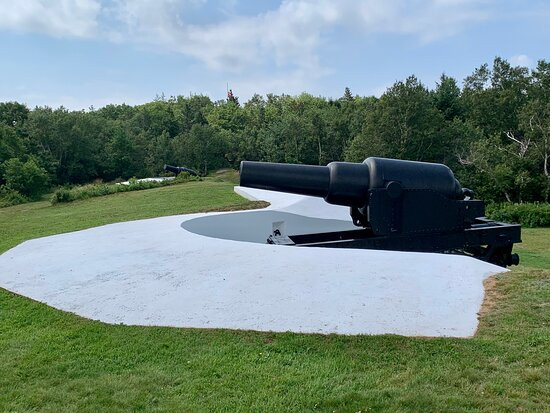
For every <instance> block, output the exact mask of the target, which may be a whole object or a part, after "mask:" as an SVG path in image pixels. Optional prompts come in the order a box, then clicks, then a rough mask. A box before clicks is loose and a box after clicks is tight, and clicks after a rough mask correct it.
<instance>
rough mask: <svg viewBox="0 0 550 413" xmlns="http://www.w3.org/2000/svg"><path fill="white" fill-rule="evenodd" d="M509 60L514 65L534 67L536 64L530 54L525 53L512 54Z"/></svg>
mask: <svg viewBox="0 0 550 413" xmlns="http://www.w3.org/2000/svg"><path fill="white" fill-rule="evenodd" d="M508 60H509V62H510V64H511V65H512V66H524V67H532V66H533V64H534V62H533V60H532V59H531V58H530V57H529V56H527V55H524V54H518V55H515V56H512V57H510V59H508Z"/></svg>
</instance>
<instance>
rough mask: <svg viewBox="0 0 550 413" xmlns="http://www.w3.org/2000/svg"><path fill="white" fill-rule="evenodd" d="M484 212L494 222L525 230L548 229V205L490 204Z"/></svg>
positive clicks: (549, 215) (549, 225) (549, 217)
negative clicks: (520, 227) (501, 222)
mask: <svg viewBox="0 0 550 413" xmlns="http://www.w3.org/2000/svg"><path fill="white" fill-rule="evenodd" d="M486 212H487V216H488V217H489V218H491V219H494V220H496V221H504V222H510V223H514V224H521V225H523V226H524V227H526V228H535V227H550V204H549V203H524V204H511V203H505V204H491V205H488V206H487V210H486Z"/></svg>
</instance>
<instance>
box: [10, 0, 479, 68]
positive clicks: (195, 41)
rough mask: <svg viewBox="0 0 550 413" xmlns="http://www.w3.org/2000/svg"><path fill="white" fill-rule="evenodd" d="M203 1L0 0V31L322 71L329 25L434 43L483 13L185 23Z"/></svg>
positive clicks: (300, 13) (322, 13)
mask: <svg viewBox="0 0 550 413" xmlns="http://www.w3.org/2000/svg"><path fill="white" fill-rule="evenodd" d="M101 1H102V3H100V2H101ZM204 3H205V1H204V0H109V1H107V0H20V1H13V0H0V8H1V9H2V13H1V14H0V28H4V29H12V30H19V31H31V32H40V33H46V34H49V35H53V36H73V37H85V36H95V37H101V38H104V39H108V40H111V41H115V42H123V43H134V44H139V45H147V46H148V47H153V48H155V49H158V50H164V51H171V52H177V53H183V54H185V55H188V56H191V57H194V58H195V59H197V60H199V61H200V62H203V63H204V64H206V66H207V67H209V68H211V69H214V70H219V69H223V71H230V72H234V73H249V72H250V71H251V70H254V69H257V68H259V67H261V66H262V65H264V66H265V65H271V66H273V65H274V66H277V67H279V68H283V69H284V70H297V71H302V72H304V71H307V72H309V74H310V75H313V74H314V75H315V76H321V75H322V72H323V70H322V69H321V67H320V62H319V61H320V58H319V56H320V53H321V52H322V46H323V39H324V36H325V35H326V34H329V33H331V32H332V31H334V30H343V31H353V35H354V36H356V37H357V38H358V41H360V39H361V38H364V37H365V36H368V35H370V34H373V33H394V34H403V35H411V36H415V37H416V38H418V39H419V40H420V41H433V40H436V39H438V38H440V37H443V36H449V35H452V34H454V33H456V32H458V31H460V30H461V29H463V28H464V27H465V25H467V24H468V23H470V22H474V21H479V20H482V19H485V18H487V16H488V14H487V11H486V10H485V2H482V3H479V2H473V1H471V0H415V1H407V0H386V1H379V0H340V1H333V0H318V1H314V0H284V1H283V2H282V3H281V4H280V5H279V7H278V8H276V9H274V10H271V11H267V12H263V13H259V14H257V15H254V16H238V15H234V14H224V16H225V17H224V20H221V21H218V22H216V23H210V24H197V23H196V22H193V21H189V20H192V19H191V18H189V17H188V16H189V15H191V13H189V11H193V10H197V9H200V8H201V7H204ZM206 7H208V6H206ZM209 7H212V6H209Z"/></svg>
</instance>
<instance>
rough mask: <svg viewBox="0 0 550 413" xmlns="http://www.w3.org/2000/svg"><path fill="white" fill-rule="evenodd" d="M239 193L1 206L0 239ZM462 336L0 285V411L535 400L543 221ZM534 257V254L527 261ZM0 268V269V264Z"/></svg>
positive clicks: (546, 310) (546, 292)
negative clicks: (190, 321) (307, 329)
mask: <svg viewBox="0 0 550 413" xmlns="http://www.w3.org/2000/svg"><path fill="white" fill-rule="evenodd" d="M237 205H241V206H252V205H253V204H251V203H248V202H246V201H244V200H242V199H240V198H238V197H237V196H236V195H234V194H233V193H232V191H231V185H230V184H228V183H224V182H208V181H207V182H199V183H189V184H185V185H181V186H180V185H178V186H174V187H167V188H161V189H154V190H147V191H139V192H134V193H125V194H117V195H112V196H106V197H101V198H94V199H90V200H86V201H78V202H75V203H73V204H68V205H58V206H50V205H49V204H46V203H34V204H25V205H21V206H17V207H12V208H7V209H4V210H0V251H4V250H6V249H7V248H9V247H11V246H13V245H16V244H17V243H19V242H21V241H22V240H24V239H28V238H33V237H37V236H43V235H48V234H53V233H58V232H64V231H71V230H77V229H81V228H87V227H91V226H95V225H102V224H106V223H108V222H115V221H122V220H128V219H138V218H146V217H153V216H160V215H167V214H176V213H185V212H192V211H198V210H208V209H213V208H232V207H235V206H237ZM523 238H524V244H523V245H522V246H521V251H520V253H521V254H522V259H523V257H524V255H525V254H527V253H529V254H538V255H531V256H530V258H529V259H527V260H524V259H523V260H522V262H523V264H522V265H521V266H520V267H518V268H516V269H514V270H513V271H512V272H510V273H506V274H503V275H500V276H498V277H497V280H496V287H495V291H494V293H495V294H496V296H497V297H498V300H497V302H496V305H495V306H494V307H493V308H492V309H491V310H490V311H489V312H488V313H487V314H485V315H484V317H483V318H482V319H481V324H480V328H479V331H478V333H477V335H476V337H474V338H472V339H446V338H437V339H429V338H406V337H399V336H392V335H385V336H355V337H342V336H335V335H330V336H320V335H304V334H291V333H286V334H275V333H256V332H249V331H229V330H195V329H176V328H155V327H129V326H122V325H107V324H103V323H100V322H95V321H90V320H86V319H83V318H80V317H78V316H75V315H72V314H69V313H65V312H61V311H58V310H55V309H53V308H51V307H48V306H46V305H44V304H40V303H37V302H34V301H32V300H30V299H27V298H24V297H20V296H17V295H15V294H12V293H10V292H7V291H5V290H1V289H0V411H46V412H49V411H51V412H62V411H83V412H88V411H89V412H97V411H113V412H117V411H183V412H195V411H197V412H216V411H220V412H221V411H227V412H233V411H237V412H246V411H262V412H263V411H277V412H278V411H296V412H304V411H314V412H316V411H321V412H325V411H326V412H332V411H338V412H357V411H364V412H366V411H381V410H385V411H415V412H416V411H448V412H468V411H479V410H482V411H494V412H506V411H509V412H515V411H545V410H546V411H547V409H548V406H549V405H550V391H549V389H550V379H549V378H550V367H549V366H550V346H549V343H550V265H547V264H546V263H545V262H546V261H542V262H541V261H540V260H538V258H537V257H548V255H549V254H550V230H549V229H536V230H527V231H524V237H523ZM534 267H539V268H534ZM0 277H1V274H0Z"/></svg>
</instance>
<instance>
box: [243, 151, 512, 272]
mask: <svg viewBox="0 0 550 413" xmlns="http://www.w3.org/2000/svg"><path fill="white" fill-rule="evenodd" d="M240 171H241V178H240V185H241V186H245V187H250V188H259V189H267V190H271V191H280V192H289V193H294V194H300V195H309V196H315V197H322V198H324V199H325V201H326V202H328V203H330V204H335V205H344V206H348V207H350V215H351V218H352V220H353V223H354V224H355V225H356V226H358V227H361V229H357V230H351V231H338V232H329V233H316V234H300V235H289V236H282V235H281V234H272V235H271V236H270V238H269V239H268V242H270V243H274V244H287V245H300V246H315V247H331V248H364V249H382V250H395V251H419V252H444V253H460V254H465V255H470V256H473V257H475V258H479V259H481V260H484V261H488V262H491V263H493V264H497V265H500V266H502V267H506V266H509V265H517V264H518V263H519V256H518V255H517V254H512V247H513V245H514V243H519V242H521V227H520V225H514V224H506V223H502V222H496V221H493V220H490V219H488V218H485V205H484V203H483V201H480V200H476V199H473V196H474V193H473V191H471V190H469V189H466V188H462V186H461V185H460V183H459V182H458V181H457V180H456V179H455V177H454V174H453V172H452V171H451V170H450V169H449V168H448V167H447V166H445V165H442V164H435V163H426V162H413V161H403V160H397V159H385V158H374V157H373V158H368V159H366V160H365V161H364V162H363V163H350V162H332V163H330V164H328V165H327V166H312V165H294V164H276V163H267V162H250V161H243V162H241V170H240Z"/></svg>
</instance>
